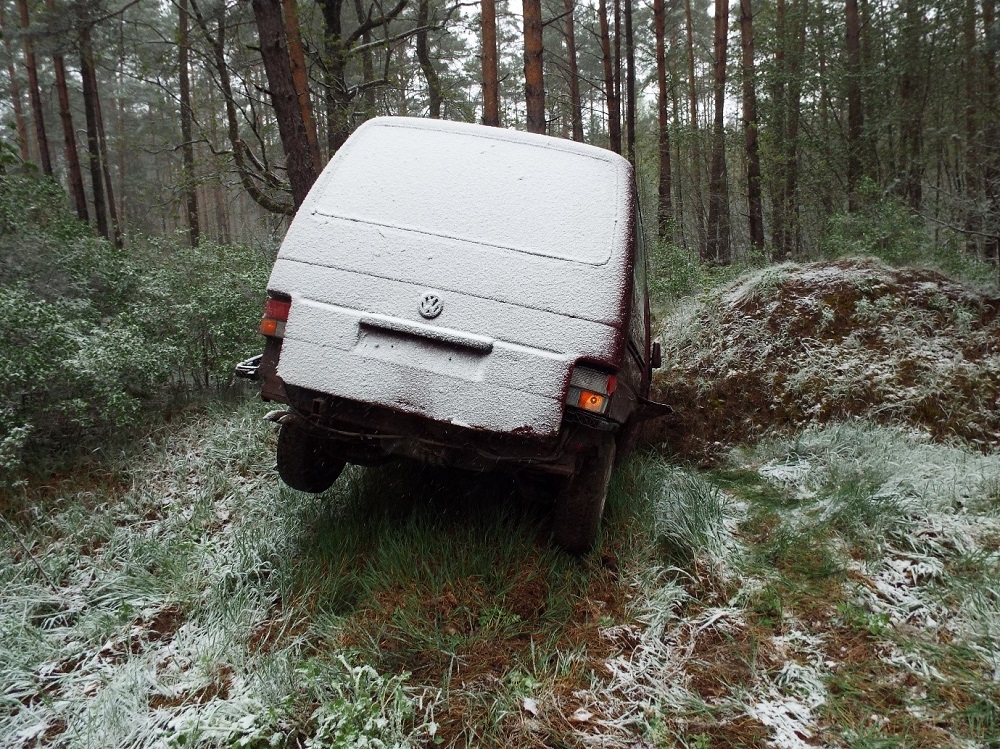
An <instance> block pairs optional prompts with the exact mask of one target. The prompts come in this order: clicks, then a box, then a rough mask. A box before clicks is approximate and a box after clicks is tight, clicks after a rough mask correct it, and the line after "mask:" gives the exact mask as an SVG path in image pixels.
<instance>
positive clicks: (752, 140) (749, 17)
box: [740, 0, 764, 250]
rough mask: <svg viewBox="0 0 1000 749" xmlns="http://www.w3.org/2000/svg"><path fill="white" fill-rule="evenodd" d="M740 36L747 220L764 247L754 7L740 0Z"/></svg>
mask: <svg viewBox="0 0 1000 749" xmlns="http://www.w3.org/2000/svg"><path fill="white" fill-rule="evenodd" d="M740 38H741V41H742V51H743V139H744V144H745V148H746V158H747V220H748V223H749V228H750V246H751V247H752V248H754V249H755V250H763V249H764V208H763V205H762V203H761V197H760V139H759V138H758V134H757V130H758V123H757V89H756V85H757V78H756V74H755V66H754V38H753V7H752V3H751V0H740Z"/></svg>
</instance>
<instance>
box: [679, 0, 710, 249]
mask: <svg viewBox="0 0 1000 749" xmlns="http://www.w3.org/2000/svg"><path fill="white" fill-rule="evenodd" d="M684 20H685V26H686V31H687V53H688V55H687V59H688V95H689V103H690V109H691V112H690V114H691V162H692V164H691V187H692V193H693V202H694V219H695V228H696V229H697V232H698V254H699V255H701V256H702V257H703V258H704V257H705V252H706V250H705V241H706V239H705V210H704V204H703V201H702V195H701V138H700V136H699V134H698V88H697V81H696V80H695V77H694V29H693V24H692V20H691V0H684Z"/></svg>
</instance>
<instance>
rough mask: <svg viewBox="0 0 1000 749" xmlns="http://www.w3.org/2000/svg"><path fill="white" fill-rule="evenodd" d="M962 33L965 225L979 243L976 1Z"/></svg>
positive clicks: (969, 4)
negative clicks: (963, 59)
mask: <svg viewBox="0 0 1000 749" xmlns="http://www.w3.org/2000/svg"><path fill="white" fill-rule="evenodd" d="M962 21H963V24H962V27H963V28H962V32H963V37H964V39H963V41H964V47H965V50H964V51H965V71H964V72H965V200H966V205H967V209H966V219H965V228H966V230H967V232H968V236H969V239H970V244H972V245H974V246H976V247H977V248H978V246H979V245H980V241H979V237H978V234H979V233H980V232H981V231H982V229H983V216H982V212H981V210H980V208H979V201H980V197H981V194H982V180H981V174H980V164H981V155H980V153H979V150H980V145H981V144H980V142H979V133H978V128H979V112H978V111H977V108H976V99H977V98H978V94H979V91H978V86H977V83H978V80H977V79H978V75H977V73H978V70H977V68H978V65H977V59H976V57H977V54H976V53H977V50H976V42H977V39H976V2H975V0H965V9H964V13H963V17H962Z"/></svg>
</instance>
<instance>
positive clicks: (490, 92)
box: [481, 0, 500, 127]
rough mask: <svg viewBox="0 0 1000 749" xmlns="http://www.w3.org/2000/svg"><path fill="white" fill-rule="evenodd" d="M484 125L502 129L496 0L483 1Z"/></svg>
mask: <svg viewBox="0 0 1000 749" xmlns="http://www.w3.org/2000/svg"><path fill="white" fill-rule="evenodd" d="M481 17H482V25H483V124H484V125H489V126H491V127H500V83H499V76H498V75H497V6H496V0H483V10H482V16H481Z"/></svg>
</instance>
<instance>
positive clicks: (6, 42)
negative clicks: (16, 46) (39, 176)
mask: <svg viewBox="0 0 1000 749" xmlns="http://www.w3.org/2000/svg"><path fill="white" fill-rule="evenodd" d="M0 34H2V35H3V47H4V52H6V53H7V75H8V76H9V77H10V97H11V99H12V100H13V102H12V103H13V105H14V125H15V126H16V128H17V148H18V152H19V153H20V155H21V161H24V162H27V161H31V153H30V151H29V150H28V123H26V122H25V121H24V110H23V109H22V104H21V85H20V84H19V83H18V81H17V72H16V71H15V70H14V51H13V50H12V49H11V45H10V31H9V29H8V28H7V16H6V14H5V13H4V11H3V5H2V4H0Z"/></svg>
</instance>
